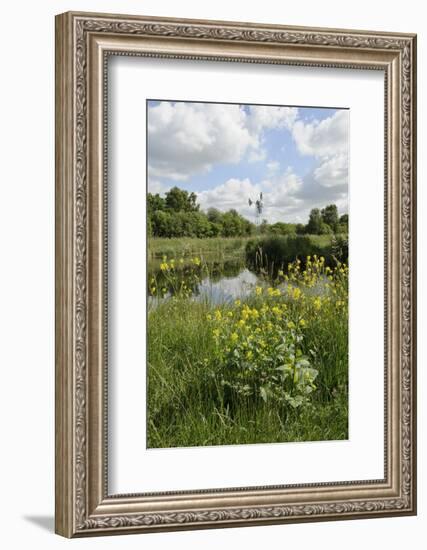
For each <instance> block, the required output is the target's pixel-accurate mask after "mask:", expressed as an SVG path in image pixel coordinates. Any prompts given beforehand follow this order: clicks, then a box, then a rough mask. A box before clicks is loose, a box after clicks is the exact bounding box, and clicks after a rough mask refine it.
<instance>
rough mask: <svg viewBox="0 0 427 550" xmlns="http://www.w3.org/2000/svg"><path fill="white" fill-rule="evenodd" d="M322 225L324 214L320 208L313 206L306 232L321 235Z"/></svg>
mask: <svg viewBox="0 0 427 550" xmlns="http://www.w3.org/2000/svg"><path fill="white" fill-rule="evenodd" d="M321 226H322V216H321V214H320V210H319V209H318V208H313V209H312V211H311V212H310V217H309V218H308V224H307V226H306V228H305V233H309V234H312V235H320V234H321Z"/></svg>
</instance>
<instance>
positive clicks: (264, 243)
mask: <svg viewBox="0 0 427 550" xmlns="http://www.w3.org/2000/svg"><path fill="white" fill-rule="evenodd" d="M314 255H317V256H319V257H320V256H323V257H324V258H325V260H326V264H327V265H335V263H336V260H335V257H334V251H333V249H332V237H331V236H329V235H288V236H272V237H263V238H258V239H251V240H249V241H248V243H247V245H246V260H247V262H248V264H249V265H250V266H252V267H253V268H255V269H257V270H258V271H265V272H268V273H275V272H277V270H278V269H286V267H287V265H288V264H289V263H291V262H294V261H295V260H297V259H298V258H299V259H302V260H303V261H304V258H306V257H307V256H314ZM338 259H340V261H342V262H347V259H348V248H347V249H345V248H342V251H341V253H340V255H339V257H338Z"/></svg>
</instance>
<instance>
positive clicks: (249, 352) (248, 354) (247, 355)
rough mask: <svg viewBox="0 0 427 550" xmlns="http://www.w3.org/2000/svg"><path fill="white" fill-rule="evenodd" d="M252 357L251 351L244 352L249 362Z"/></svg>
mask: <svg viewBox="0 0 427 550" xmlns="http://www.w3.org/2000/svg"><path fill="white" fill-rule="evenodd" d="M253 356H254V354H253V351H252V350H249V351H247V352H246V359H249V361H250V360H251V359H252V357H253Z"/></svg>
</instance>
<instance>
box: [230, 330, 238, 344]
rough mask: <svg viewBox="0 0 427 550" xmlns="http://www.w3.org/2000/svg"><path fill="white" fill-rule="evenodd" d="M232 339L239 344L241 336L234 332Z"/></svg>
mask: <svg viewBox="0 0 427 550" xmlns="http://www.w3.org/2000/svg"><path fill="white" fill-rule="evenodd" d="M230 338H231V341H232V342H233V343H234V342H237V340H238V339H239V335H238V334H237V332H233V333H232V335H231V337H230Z"/></svg>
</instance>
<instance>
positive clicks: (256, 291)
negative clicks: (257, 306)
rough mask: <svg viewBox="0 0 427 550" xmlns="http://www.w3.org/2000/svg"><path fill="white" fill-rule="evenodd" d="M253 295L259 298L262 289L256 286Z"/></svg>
mask: <svg viewBox="0 0 427 550" xmlns="http://www.w3.org/2000/svg"><path fill="white" fill-rule="evenodd" d="M255 293H256V295H257V296H259V295H260V294H262V287H260V286H257V287H256V289H255Z"/></svg>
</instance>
